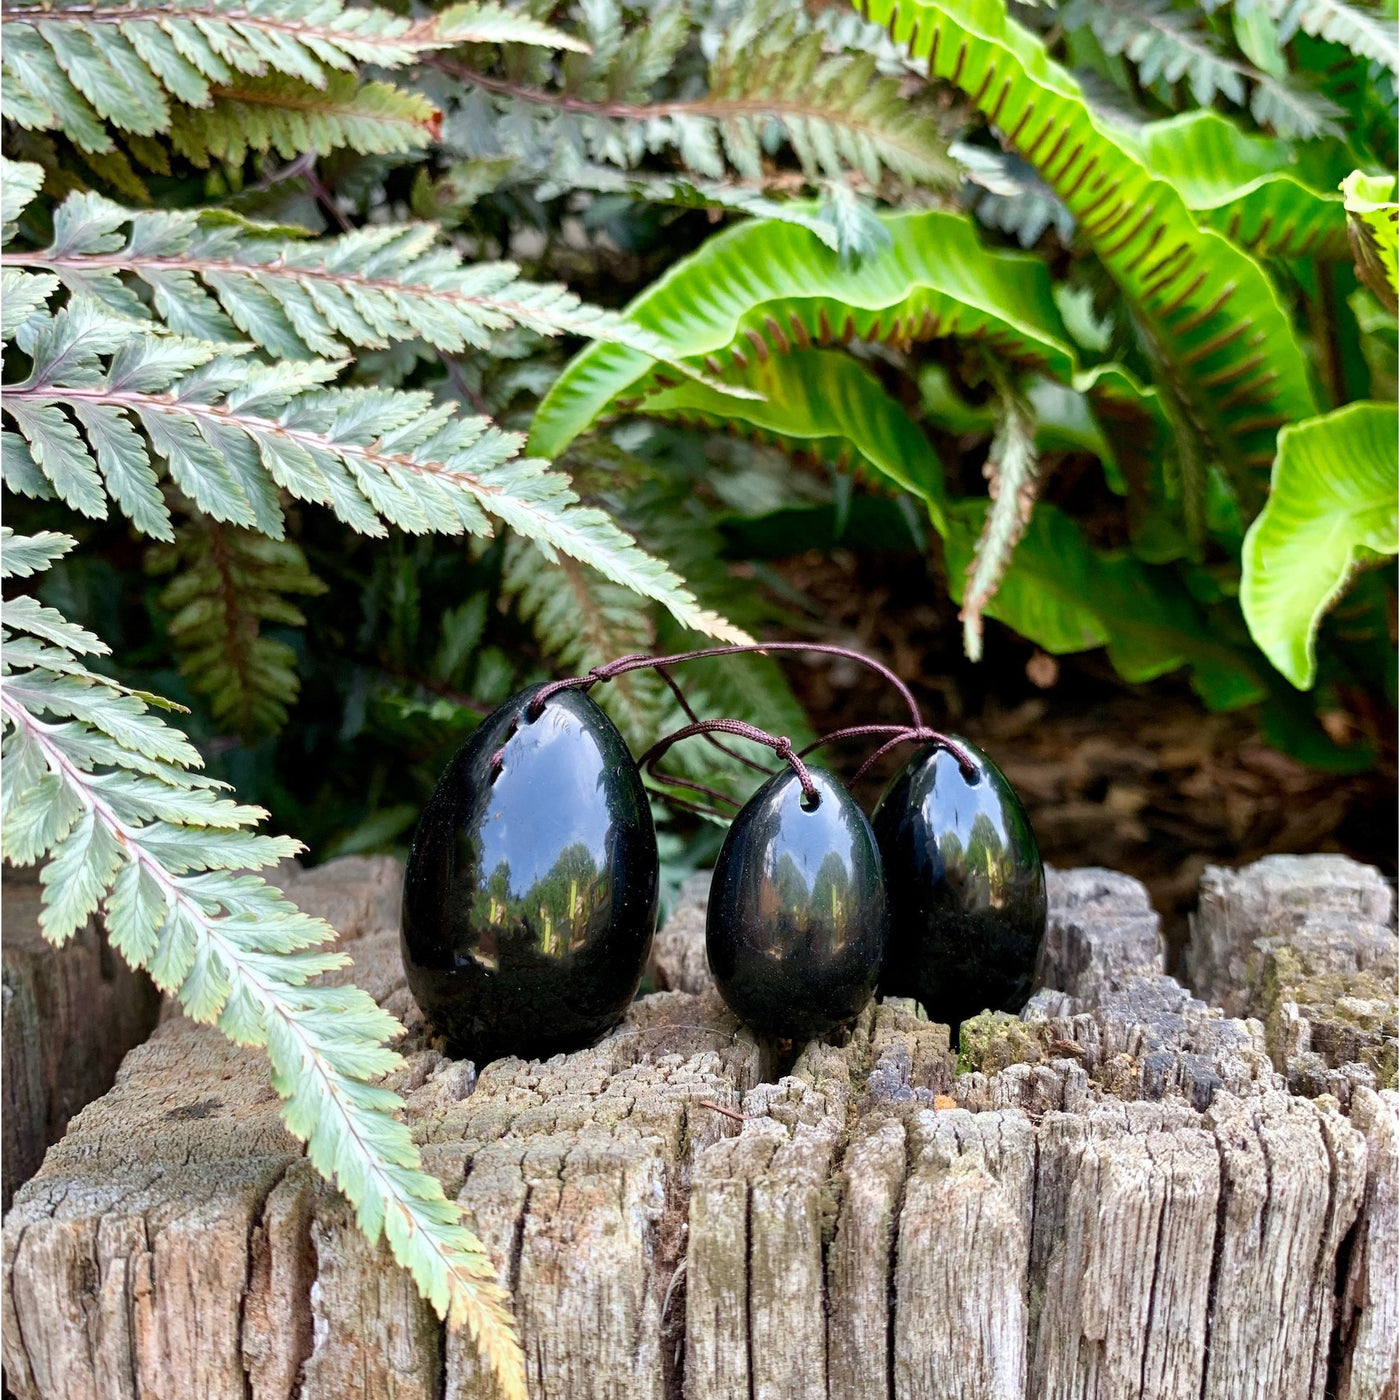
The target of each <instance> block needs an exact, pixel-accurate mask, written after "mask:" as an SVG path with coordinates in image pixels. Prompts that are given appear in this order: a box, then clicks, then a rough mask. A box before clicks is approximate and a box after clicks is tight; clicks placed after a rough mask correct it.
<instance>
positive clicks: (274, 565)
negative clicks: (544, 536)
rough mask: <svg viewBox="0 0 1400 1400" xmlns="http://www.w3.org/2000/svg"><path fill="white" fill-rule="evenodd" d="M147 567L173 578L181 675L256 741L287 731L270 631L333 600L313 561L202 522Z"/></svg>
mask: <svg viewBox="0 0 1400 1400" xmlns="http://www.w3.org/2000/svg"><path fill="white" fill-rule="evenodd" d="M146 563H147V568H148V570H150V571H151V572H153V573H169V572H172V571H174V572H175V578H174V581H173V582H172V583H171V584H170V585H169V586H168V587H167V588H166V589H165V591H164V592H163V593H162V594H161V598H160V603H161V606H162V607H164V608H166V609H167V610H169V612H170V613H171V614H172V616H171V618H170V621H169V623H168V624H167V628H166V630H167V631H168V632H169V634H170V639H171V642H172V643H173V645H174V647H175V651H176V654H177V655H178V656H179V657H180V673H181V674H182V675H183V676H185V677H186V679H187V680H188V681H189V682H190V685H191V686H192V687H193V689H194V690H196V691H197V692H199V693H200V694H203V695H207V696H209V697H210V707H211V709H212V711H213V715H214V720H215V722H216V723H217V724H218V725H220V727H221V728H222V729H224V730H225V731H230V732H234V733H237V734H241V735H245V736H249V737H252V738H258V737H261V736H262V735H264V734H268V733H272V732H275V731H276V730H278V729H280V728H281V727H282V726H283V725H284V724H285V723H286V721H287V710H288V707H289V706H290V705H292V704H293V703H294V702H295V700H296V697H297V694H298V692H299V691H300V688H301V687H300V683H299V681H298V679H297V674H296V655H295V653H294V652H293V651H292V649H291V647H289V646H288V645H287V644H286V643H285V642H281V641H278V640H277V639H275V638H273V637H268V636H265V635H264V634H263V632H262V626H263V624H265V623H274V624H277V625H280V626H283V627H301V626H303V625H304V624H305V621H306V619H305V617H303V616H302V613H301V611H300V609H298V608H297V607H295V606H294V605H293V604H292V603H291V602H290V600H289V595H290V594H294V593H299V594H303V595H314V594H319V593H324V592H325V591H326V588H325V584H323V583H322V582H321V580H320V579H318V578H317V577H316V576H315V574H313V573H312V572H311V570H310V568H309V567H308V566H307V563H306V556H305V555H303V554H302V552H301V550H300V549H299V548H298V547H297V546H296V545H295V544H293V543H292V542H291V541H290V540H271V539H267V538H266V537H265V536H263V535H259V534H255V533H251V532H249V531H246V530H235V529H231V528H229V527H227V526H224V525H221V524H220V523H219V522H217V521H213V520H206V519H204V518H202V517H195V518H194V519H193V520H192V521H190V523H189V524H187V525H184V526H182V527H181V528H180V529H179V530H178V531H176V534H175V540H174V544H173V545H172V546H169V547H166V548H163V549H153V550H152V551H150V553H149V554H148V555H147V560H146ZM634 606H635V604H634Z"/></svg>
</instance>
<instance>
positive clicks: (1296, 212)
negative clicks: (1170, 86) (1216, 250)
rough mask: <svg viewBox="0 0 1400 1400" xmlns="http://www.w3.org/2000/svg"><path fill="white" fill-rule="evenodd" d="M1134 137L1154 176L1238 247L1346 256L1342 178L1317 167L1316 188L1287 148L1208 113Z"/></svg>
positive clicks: (1272, 253) (1153, 126) (1271, 253)
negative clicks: (1339, 187)
mask: <svg viewBox="0 0 1400 1400" xmlns="http://www.w3.org/2000/svg"><path fill="white" fill-rule="evenodd" d="M1134 137H1135V140H1136V144H1137V148H1138V152H1139V155H1140V156H1141V159H1142V161H1143V164H1144V165H1146V166H1147V168H1148V169H1149V170H1150V171H1151V172H1152V173H1153V175H1155V176H1156V177H1157V178H1158V179H1161V180H1164V181H1166V182H1167V183H1168V184H1170V185H1172V186H1173V187H1174V188H1175V189H1176V190H1177V191H1178V192H1179V193H1180V195H1181V197H1182V199H1183V200H1185V202H1186V204H1187V206H1188V207H1189V208H1190V209H1191V210H1192V211H1193V212H1194V213H1195V214H1196V216H1197V218H1198V219H1199V220H1200V221H1201V222H1202V223H1205V224H1208V225H1209V226H1210V227H1211V228H1214V229H1218V230H1219V231H1220V232H1221V233H1223V234H1225V236H1226V237H1227V238H1229V239H1230V240H1231V241H1232V242H1235V243H1238V244H1240V245H1241V246H1242V247H1245V248H1249V249H1252V250H1253V251H1255V252H1258V253H1260V254H1262V255H1264V256H1266V257H1275V258H1297V257H1316V258H1343V257H1345V256H1346V254H1347V242H1346V215H1345V211H1344V210H1343V207H1342V197H1341V196H1340V195H1339V194H1337V193H1336V190H1335V185H1336V180H1337V178H1338V177H1337V174H1336V173H1335V172H1332V171H1326V172H1324V171H1323V170H1321V169H1318V170H1317V171H1316V180H1315V183H1310V182H1309V178H1305V177H1310V176H1312V175H1313V174H1314V172H1313V171H1312V170H1311V169H1309V168H1308V167H1307V166H1306V165H1305V164H1303V163H1301V162H1300V160H1299V152H1298V151H1297V150H1296V149H1295V148H1294V147H1292V146H1291V145H1290V144H1289V143H1287V142H1283V141H1276V140H1271V139H1269V138H1268V137H1262V136H1249V135H1247V134H1246V133H1245V132H1243V131H1241V130H1240V129H1239V128H1238V127H1237V126H1235V125H1234V123H1233V122H1231V121H1229V120H1228V119H1227V118H1225V117H1222V116H1221V115H1220V114H1219V113H1218V112H1209V111H1200V112H1187V113H1185V114H1184V115H1182V116H1179V117H1172V118H1170V119H1169V120H1167V121H1161V122H1152V123H1150V124H1148V125H1146V126H1143V127H1141V128H1139V130H1138V131H1137V132H1135V133H1134ZM1126 143H1127V142H1126V138H1125V144H1126Z"/></svg>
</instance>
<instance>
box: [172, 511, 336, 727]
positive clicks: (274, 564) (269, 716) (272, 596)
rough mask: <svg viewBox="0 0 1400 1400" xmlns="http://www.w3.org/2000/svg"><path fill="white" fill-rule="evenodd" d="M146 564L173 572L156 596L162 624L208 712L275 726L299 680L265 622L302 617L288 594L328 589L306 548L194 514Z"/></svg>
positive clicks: (296, 623) (290, 656)
mask: <svg viewBox="0 0 1400 1400" xmlns="http://www.w3.org/2000/svg"><path fill="white" fill-rule="evenodd" d="M146 565H147V568H148V570H149V571H150V572H152V573H171V572H173V573H174V574H175V577H174V579H173V581H172V582H171V583H170V584H169V585H168V586H167V587H166V589H165V590H164V592H163V593H162V594H161V597H160V604H161V606H162V607H163V608H165V609H167V610H168V611H169V612H170V613H171V614H172V615H171V618H170V621H169V623H168V624H167V627H166V630H167V632H168V633H169V634H170V640H171V642H172V644H173V645H174V648H175V652H176V655H177V656H179V658H180V674H181V675H183V676H184V677H185V678H186V679H187V680H188V681H189V683H190V685H191V686H192V687H193V689H194V690H196V691H197V692H198V693H200V694H202V695H207V696H208V697H209V699H210V708H211V709H212V711H213V715H214V720H215V722H216V723H217V724H219V725H220V727H221V728H222V729H223V730H224V731H226V732H232V733H237V734H242V735H245V736H247V737H250V738H259V737H261V736H262V735H264V734H268V733H273V732H275V731H276V730H278V729H280V728H281V727H282V726H283V725H284V724H285V723H286V721H287V709H288V707H289V706H290V705H291V704H293V703H294V702H295V700H296V698H297V694H298V692H299V690H300V688H301V687H300V682H299V681H298V679H297V673H296V654H295V653H294V652H293V651H292V649H291V647H289V646H288V645H287V644H286V643H285V642H281V641H278V640H277V639H276V638H273V637H268V636H266V635H264V633H263V631H262V628H263V625H264V624H265V623H274V624H277V625H280V626H282V627H301V626H303V625H304V624H305V622H306V619H305V617H303V616H302V613H301V610H300V609H299V608H297V607H296V606H295V605H294V604H293V603H292V602H291V600H290V595H292V594H303V595H314V594H318V593H324V592H325V591H326V586H325V584H323V583H322V582H321V580H320V579H318V578H317V577H316V575H315V574H313V573H312V572H311V570H310V568H309V567H308V566H307V563H306V556H305V555H304V554H303V553H302V552H301V550H300V549H299V548H298V547H297V545H295V544H293V543H292V541H290V540H272V539H268V538H267V537H266V536H265V535H260V534H256V533H254V532H252V531H248V530H237V529H233V528H231V527H229V526H227V525H222V524H220V523H219V522H218V521H216V520H209V519H206V518H205V517H203V516H195V517H194V518H193V519H192V520H191V521H190V522H189V523H188V524H186V525H182V526H181V527H180V528H179V529H177V530H176V532H175V541H174V543H173V544H172V545H168V546H157V547H155V548H154V549H152V550H151V551H150V552H149V553H148V555H147V559H146Z"/></svg>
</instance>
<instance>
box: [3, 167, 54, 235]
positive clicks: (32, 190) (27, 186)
mask: <svg viewBox="0 0 1400 1400" xmlns="http://www.w3.org/2000/svg"><path fill="white" fill-rule="evenodd" d="M43 183H44V168H43V166H41V165H34V164H32V163H30V162H29V161H22V160H6V159H5V158H4V157H3V156H0V225H3V231H0V240H3V241H4V242H6V243H8V242H9V241H10V239H11V238H13V237H14V232H15V230H14V224H15V221H16V220H17V219H18V218H19V216H20V215H21V214H23V213H24V211H25V210H26V209H27V208H28V207H29V205H30V204H31V203H32V202H33V200H34V196H35V195H37V194H38V193H39V189H40V187H41V186H42V185H43Z"/></svg>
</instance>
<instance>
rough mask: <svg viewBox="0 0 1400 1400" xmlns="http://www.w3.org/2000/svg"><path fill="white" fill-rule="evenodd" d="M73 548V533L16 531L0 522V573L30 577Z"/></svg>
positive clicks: (12, 576) (1, 574)
mask: <svg viewBox="0 0 1400 1400" xmlns="http://www.w3.org/2000/svg"><path fill="white" fill-rule="evenodd" d="M72 548H73V540H72V538H71V537H70V536H68V535H60V534H57V533H56V532H55V531H53V530H40V531H39V533H38V534H37V535H17V534H15V532H14V531H13V530H12V529H10V527H9V526H8V525H0V577H3V578H29V577H31V576H32V575H34V574H38V573H42V572H43V571H44V570H45V569H47V568H49V567H50V566H51V565H52V564H53V563H54V561H55V560H57V559H61V558H63V556H64V555H65V554H67V553H68V551H69V550H70V549H72Z"/></svg>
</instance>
